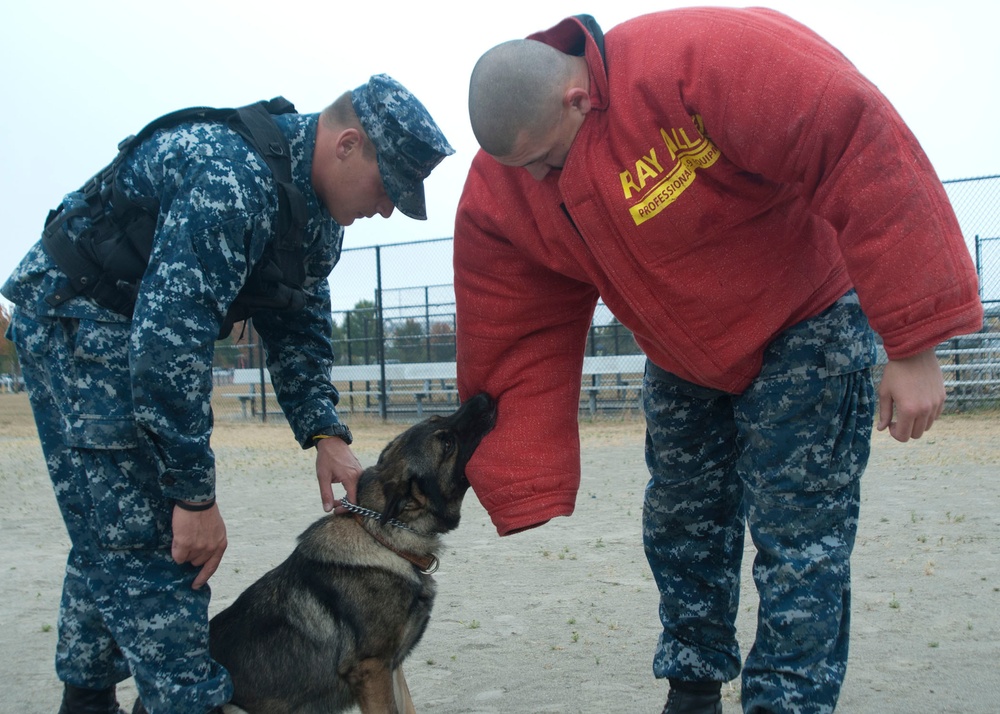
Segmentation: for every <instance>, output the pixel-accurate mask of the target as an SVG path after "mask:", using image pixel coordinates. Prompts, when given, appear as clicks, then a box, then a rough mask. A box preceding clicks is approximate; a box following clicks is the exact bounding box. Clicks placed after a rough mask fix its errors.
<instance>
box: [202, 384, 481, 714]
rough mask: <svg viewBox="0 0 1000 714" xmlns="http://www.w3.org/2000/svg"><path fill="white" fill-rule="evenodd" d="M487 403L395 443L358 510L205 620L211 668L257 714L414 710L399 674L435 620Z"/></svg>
mask: <svg viewBox="0 0 1000 714" xmlns="http://www.w3.org/2000/svg"><path fill="white" fill-rule="evenodd" d="M495 420H496V403H495V402H494V400H493V399H492V398H491V397H489V396H488V395H486V394H480V395H477V396H475V397H473V398H472V399H469V400H468V401H466V402H465V403H464V404H463V405H462V406H461V407H460V408H459V409H458V411H456V412H455V413H454V414H451V415H450V416H447V417H442V416H432V417H430V418H429V419H426V420H424V421H422V422H420V423H419V424H416V425H414V426H412V427H410V428H409V429H407V430H406V431H404V432H403V433H402V434H400V435H399V436H397V437H396V438H395V439H393V440H392V441H391V442H390V443H389V444H388V445H387V446H386V447H385V449H384V450H383V451H382V454H381V455H380V456H379V458H378V463H377V464H376V465H375V466H372V467H370V468H368V469H365V471H364V473H363V474H362V476H361V478H360V480H359V481H358V488H357V501H358V503H357V504H356V505H355V504H347V503H345V504H344V505H345V506H346V507H347V508H348V509H349V510H351V511H352V512H351V513H347V514H330V515H328V516H325V517H323V518H321V519H319V520H318V521H316V522H315V523H313V524H312V525H311V526H310V527H309V528H308V529H306V531H305V532H304V533H303V534H302V535H301V536H300V537H299V542H298V546H297V547H296V548H295V550H294V552H293V553H292V554H291V555H290V556H289V557H288V559H287V560H285V561H284V562H283V563H281V564H280V565H279V566H278V567H276V568H275V569H274V570H272V571H270V572H269V573H267V574H266V575H264V576H263V577H262V578H261V579H260V580H258V581H257V582H255V583H253V584H252V585H251V586H250V587H249V588H247V589H246V591H244V592H243V593H242V594H241V595H240V596H239V598H237V600H236V601H235V602H234V603H233V604H232V605H230V606H229V607H228V608H226V609H225V610H223V611H222V612H220V613H219V614H218V615H216V616H215V617H213V618H212V621H211V624H210V643H211V645H210V649H211V654H212V657H214V658H215V659H216V660H217V661H218V662H219V663H221V664H222V665H223V666H224V667H226V669H228V670H229V672H230V674H231V675H232V678H233V684H234V687H235V692H234V695H233V699H232V704H234V705H236V706H238V707H240V708H242V709H244V710H246V711H248V712H251V713H252V714H279V713H281V714H284V713H289V714H291V713H292V712H296V713H298V714H311V713H313V712H316V713H318V712H339V711H342V710H344V709H347V708H349V707H351V706H353V705H355V704H356V705H358V706H359V707H360V709H361V711H362V712H407V711H413V704H412V702H411V701H410V696H409V691H408V690H407V688H406V681H405V679H404V678H403V676H402V670H401V669H400V665H401V664H402V662H403V660H404V659H406V656H407V655H408V654H409V653H410V651H411V650H412V649H413V648H414V646H416V644H417V642H419V640H420V637H421V636H422V635H423V633H424V630H425V629H426V627H427V622H428V620H429V619H430V613H431V606H432V605H433V603H434V594H435V584H434V579H433V578H432V577H431V575H430V574H431V573H432V572H433V571H434V570H435V569H436V568H437V557H436V555H435V553H436V552H437V550H438V548H439V547H440V538H439V537H440V535H441V534H442V533H447V532H448V531H450V530H452V529H454V528H455V527H457V526H458V522H459V516H460V513H459V512H460V509H461V506H462V498H463V497H464V496H465V492H466V491H467V490H468V488H469V482H468V480H467V479H466V477H465V465H466V464H467V463H468V461H469V458H470V457H471V456H472V452H473V451H474V450H475V449H476V447H477V446H478V445H479V442H480V440H481V439H482V438H483V437H484V436H485V435H486V434H487V433H489V431H490V429H492V428H493V424H494V422H495Z"/></svg>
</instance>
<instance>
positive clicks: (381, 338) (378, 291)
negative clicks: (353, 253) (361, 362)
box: [375, 246, 389, 421]
mask: <svg viewBox="0 0 1000 714" xmlns="http://www.w3.org/2000/svg"><path fill="white" fill-rule="evenodd" d="M383 319H384V316H383V313H382V248H381V246H375V332H376V335H377V337H378V363H379V377H380V379H379V396H380V398H379V400H378V402H379V406H378V411H379V415H380V416H381V417H382V421H386V420H387V419H388V417H389V410H388V404H387V402H388V401H389V395H388V390H387V389H386V385H385V325H384V324H383Z"/></svg>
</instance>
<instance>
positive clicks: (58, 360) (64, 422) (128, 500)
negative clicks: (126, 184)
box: [8, 309, 232, 714]
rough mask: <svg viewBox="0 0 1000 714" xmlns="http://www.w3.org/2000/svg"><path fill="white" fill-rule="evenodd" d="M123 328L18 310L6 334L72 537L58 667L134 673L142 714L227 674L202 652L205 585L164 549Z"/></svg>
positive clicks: (186, 697)
mask: <svg viewBox="0 0 1000 714" xmlns="http://www.w3.org/2000/svg"><path fill="white" fill-rule="evenodd" d="M128 335H129V325H128V324H127V323H115V322H107V323H105V322H94V321H89V320H77V319H71V318H37V317H34V316H31V315H28V314H27V313H25V312H24V311H23V310H20V309H18V310H15V312H14V316H13V318H12V320H11V326H10V331H9V333H8V336H9V337H10V339H11V341H12V342H14V344H15V345H16V346H17V352H18V359H19V360H20V363H21V369H22V373H23V375H24V379H25V383H26V384H27V387H28V391H29V393H30V397H31V406H32V410H33V411H34V415H35V422H36V424H37V426H38V435H39V437H40V439H41V444H42V451H43V453H44V455H45V460H46V464H47V466H48V470H49V475H50V476H51V478H52V485H53V487H54V489H55V495H56V500H57V501H58V503H59V508H60V510H61V512H62V516H63V521H64V522H65V524H66V529H67V531H68V532H69V537H70V541H71V544H72V547H71V549H70V553H69V558H68V561H67V564H66V577H65V581H64V584H63V593H62V602H61V605H60V611H59V632H58V643H57V646H56V673H57V675H58V676H59V679H60V680H62V681H64V682H67V683H69V684H72V685H75V686H78V687H85V688H90V689H103V688H105V687H110V686H111V685H113V684H116V683H118V682H120V681H122V680H124V679H126V678H128V677H129V676H134V677H135V682H136V686H137V687H138V690H139V694H140V697H141V698H142V701H143V704H144V705H145V707H146V709H147V711H148V712H149V713H150V714H173V713H180V712H184V713H185V714H187V713H192V714H196V713H198V712H207V711H210V710H211V709H212V708H214V707H216V706H218V705H220V704H222V703H224V702H226V701H228V699H229V697H230V696H231V695H232V685H231V683H230V680H229V675H228V673H227V672H226V671H225V670H224V669H223V668H222V667H221V666H220V665H218V664H217V663H216V662H214V661H213V660H212V659H211V658H210V657H209V654H208V603H209V598H210V589H209V587H208V586H207V585H206V586H204V587H202V588H201V589H199V590H193V589H192V588H191V583H192V582H193V581H194V577H195V575H196V574H197V571H198V568H195V567H193V566H190V565H179V564H177V563H175V562H174V561H173V559H172V558H171V557H170V543H171V531H170V518H171V510H172V504H171V503H170V501H169V500H168V499H166V498H165V497H164V496H163V494H162V493H161V492H160V490H159V488H158V483H159V478H158V471H157V466H156V462H155V461H154V456H153V446H152V444H151V443H150V442H149V440H148V439H145V438H144V437H143V435H142V434H141V433H140V432H139V431H138V429H137V428H136V425H135V420H134V417H133V415H132V393H131V386H130V379H129V369H128V344H129V338H128Z"/></svg>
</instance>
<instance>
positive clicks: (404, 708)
mask: <svg viewBox="0 0 1000 714" xmlns="http://www.w3.org/2000/svg"><path fill="white" fill-rule="evenodd" d="M392 695H393V697H394V698H395V700H396V711H398V712H399V714H417V710H416V709H414V707H413V699H411V698H410V688H409V687H407V686H406V677H404V676H403V667H402V666H399V667H397V668H396V669H395V671H393V673H392Z"/></svg>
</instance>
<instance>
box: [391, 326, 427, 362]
mask: <svg viewBox="0 0 1000 714" xmlns="http://www.w3.org/2000/svg"><path fill="white" fill-rule="evenodd" d="M425 339H426V335H424V328H423V327H422V326H421V325H420V323H419V322H417V321H416V320H414V319H413V318H412V317H408V318H406V320H405V321H403V323H402V324H398V325H396V326H395V327H394V328H393V330H392V349H391V353H392V356H393V357H394V358H395V359H398V360H399V361H400V362H423V361H425V359H426V355H427V350H426V346H425V342H424V340H425Z"/></svg>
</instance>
